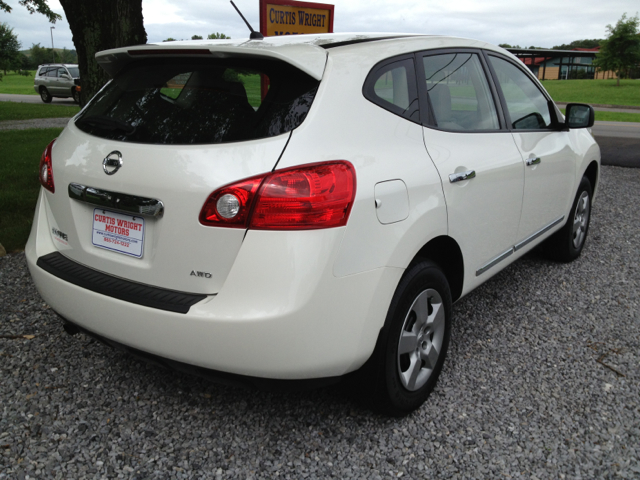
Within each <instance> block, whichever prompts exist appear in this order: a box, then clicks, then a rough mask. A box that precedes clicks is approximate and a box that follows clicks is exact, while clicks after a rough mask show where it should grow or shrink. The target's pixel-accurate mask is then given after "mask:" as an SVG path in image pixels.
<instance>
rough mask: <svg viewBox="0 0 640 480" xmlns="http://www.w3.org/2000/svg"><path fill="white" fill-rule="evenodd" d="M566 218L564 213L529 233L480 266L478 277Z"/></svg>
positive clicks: (477, 272)
mask: <svg viewBox="0 0 640 480" xmlns="http://www.w3.org/2000/svg"><path fill="white" fill-rule="evenodd" d="M563 220H564V215H563V216H562V217H560V218H558V219H557V220H554V221H553V222H551V223H550V224H549V225H547V226H546V227H544V228H541V229H540V230H538V231H537V232H535V233H533V234H531V235H529V236H528V237H527V238H525V239H524V240H522V241H521V242H520V243H517V244H516V245H514V246H513V247H511V248H510V249H509V250H507V251H506V252H504V253H501V254H500V255H498V256H497V257H496V258H494V259H493V260H491V261H490V262H489V263H487V264H486V265H483V266H482V267H480V268H479V269H478V270H476V277H479V276H480V275H482V274H483V273H484V272H486V271H487V270H489V269H490V268H491V267H493V266H495V265H497V264H498V263H500V262H501V261H502V260H504V259H505V258H507V257H509V256H510V255H512V254H513V253H515V252H517V251H518V250H520V249H522V248H524V247H525V246H527V245H528V244H529V243H531V242H533V241H534V240H535V239H536V238H538V237H539V236H540V235H543V234H544V233H546V232H548V231H549V230H551V229H552V228H553V227H555V226H556V225H558V224H559V223H560V222H562V221H563Z"/></svg>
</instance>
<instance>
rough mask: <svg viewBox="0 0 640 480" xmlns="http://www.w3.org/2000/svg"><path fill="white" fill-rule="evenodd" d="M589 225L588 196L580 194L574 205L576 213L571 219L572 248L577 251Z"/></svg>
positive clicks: (585, 193) (583, 193) (584, 193)
mask: <svg viewBox="0 0 640 480" xmlns="http://www.w3.org/2000/svg"><path fill="white" fill-rule="evenodd" d="M588 225H589V194H588V193H587V192H582V194H581V195H580V198H579V199H578V204H577V205H576V213H575V215H574V217H573V248H575V249H576V250H579V249H580V247H582V244H583V243H584V239H585V236H586V235H587V226H588Z"/></svg>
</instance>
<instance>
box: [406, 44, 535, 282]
mask: <svg viewBox="0 0 640 480" xmlns="http://www.w3.org/2000/svg"><path fill="white" fill-rule="evenodd" d="M418 64H419V68H418V78H419V85H420V90H421V95H422V98H421V105H422V108H423V109H426V110H423V111H422V112H421V117H422V118H423V119H427V122H426V125H425V126H424V128H423V136H424V141H425V146H426V148H427V151H428V153H429V156H430V157H431V159H432V160H433V162H434V164H435V166H436V168H437V169H438V172H439V173H440V177H441V180H442V186H443V190H444V195H445V199H446V203H447V214H448V229H449V235H450V236H451V237H453V238H454V239H455V240H456V241H457V242H458V244H459V245H460V248H461V250H462V253H463V256H464V262H465V265H464V267H465V268H464V269H465V287H464V288H465V291H469V290H470V289H471V288H473V287H475V286H476V285H478V284H479V283H481V282H482V281H484V280H485V278H486V277H487V276H488V275H490V274H487V273H486V272H488V271H490V270H492V269H494V270H495V269H497V268H499V267H497V266H498V265H500V264H501V263H502V262H504V260H506V259H507V258H508V257H509V256H510V255H511V254H512V253H513V245H514V242H515V240H516V235H517V232H518V222H519V220H520V211H521V205H522V194H523V189H524V168H523V163H522V157H521V155H520V152H519V151H518V149H517V147H516V145H515V144H514V141H513V137H512V135H511V133H510V132H509V131H508V130H507V129H506V128H505V123H504V118H503V115H502V112H501V111H500V109H498V108H497V107H496V104H497V102H496V98H497V92H496V91H495V88H494V87H493V85H492V84H491V83H490V82H489V81H488V79H487V75H486V72H487V65H486V61H485V59H484V57H483V55H482V53H481V52H480V51H479V50H457V49H453V50H450V49H449V50H441V51H435V52H427V53H423V54H419V55H418ZM502 264H503V265H504V263H502Z"/></svg>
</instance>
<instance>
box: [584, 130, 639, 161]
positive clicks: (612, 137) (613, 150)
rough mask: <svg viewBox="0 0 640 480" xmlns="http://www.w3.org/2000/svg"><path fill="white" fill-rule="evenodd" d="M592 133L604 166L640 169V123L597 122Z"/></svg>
mask: <svg viewBox="0 0 640 480" xmlns="http://www.w3.org/2000/svg"><path fill="white" fill-rule="evenodd" d="M592 133H593V136H594V137H595V139H596V141H597V142H598V145H600V152H601V154H602V164H603V165H615V166H618V167H635V168H640V123H630V122H596V124H595V125H594V126H593V129H592Z"/></svg>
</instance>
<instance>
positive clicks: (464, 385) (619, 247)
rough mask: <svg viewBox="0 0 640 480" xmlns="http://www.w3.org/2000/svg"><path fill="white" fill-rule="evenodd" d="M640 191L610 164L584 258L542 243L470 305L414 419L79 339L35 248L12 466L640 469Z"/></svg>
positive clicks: (408, 472) (603, 474) (49, 469)
mask: <svg viewBox="0 0 640 480" xmlns="http://www.w3.org/2000/svg"><path fill="white" fill-rule="evenodd" d="M639 200H640V170H637V169H624V168H618V167H604V168H603V175H602V185H601V189H600V196H599V198H598V201H597V203H596V205H595V207H594V211H593V219H592V224H591V231H590V238H589V240H588V241H587V245H586V248H585V250H584V252H583V256H582V257H581V258H580V259H579V260H577V261H576V262H574V263H572V264H566V265H565V264H555V263H551V262H548V261H546V260H545V259H544V258H542V257H541V256H540V255H539V254H537V253H532V254H529V255H528V256H527V257H525V258H524V259H522V260H520V261H518V262H517V263H516V264H515V265H512V266H511V267H509V268H508V269H507V270H506V271H504V272H502V273H501V274H499V275H498V276H497V277H496V278H494V279H493V280H491V281H489V282H488V283H487V284H485V285H484V286H483V287H481V288H479V289H477V290H476V291H475V292H474V293H472V294H471V295H469V296H468V297H466V298H464V299H463V300H461V301H460V302H458V303H457V304H456V305H455V306H454V318H455V322H454V329H453V337H452V345H451V348H450V352H449V357H448V360H447V362H446V363H445V368H444V371H443V374H442V376H441V379H440V383H439V384H438V386H437V387H436V390H435V392H434V394H433V395H432V396H431V398H430V399H429V400H428V402H427V403H426V404H425V405H424V406H423V407H422V408H421V409H420V410H419V411H417V412H416V413H414V414H413V415H411V416H409V417H407V418H404V419H400V420H398V419H388V418H383V417H380V416H377V415H375V414H372V413H371V412H369V411H368V410H366V409H364V408H362V407H360V406H359V405H358V404H357V403H356V402H354V401H352V400H351V399H350V397H349V396H348V395H347V394H346V393H344V392H343V391H342V390H341V389H339V388H331V389H324V390H319V391H312V392H304V393H293V394H291V393H289V394H287V393H263V392H256V391H251V390H240V389H234V388H231V387H224V386H218V385H215V384H211V383H208V382H206V381H204V380H200V379H198V378H193V377H188V376H184V375H180V374H177V373H173V372H168V371H164V370H161V369H159V368H157V367H155V366H150V365H147V364H144V363H141V362H139V361H137V360H135V359H132V358H131V357H129V356H126V355H124V354H121V353H119V352H115V351H112V350H110V349H109V348H107V347H105V346H103V345H101V344H99V343H96V342H93V341H91V340H90V339H89V338H88V337H85V336H82V335H78V336H76V337H69V336H68V335H66V334H65V333H63V330H62V328H61V327H60V323H59V321H58V320H57V319H56V316H55V315H54V314H53V312H52V311H51V310H50V309H48V308H47V307H46V305H45V304H44V303H43V301H42V299H41V298H40V297H39V295H38V294H37V293H36V290H35V288H34V286H33V284H32V282H31V279H30V277H29V273H28V271H27V268H26V266H25V260H24V255H23V254H14V255H9V256H7V257H3V258H0V284H1V287H0V335H2V338H1V339H0V367H1V372H0V395H1V397H0V398H1V413H0V478H2V479H4V478H7V479H9V478H11V479H15V478H27V476H28V477H29V478H34V477H35V478H65V479H66V478H116V477H117V478H138V479H146V478H162V479H165V478H176V479H178V478H198V479H200V478H242V479H246V478H276V477H278V478H292V479H299V478H352V477H353V478H366V479H373V478H392V477H393V478H397V477H401V476H403V477H405V478H420V479H422V478H476V479H483V478H484V479H489V478H527V479H536V478H538V479H546V478H584V479H593V478H610V477H616V478H617V477H620V478H640V461H639V458H640V406H639V405H640V387H639V380H640V312H639V307H640V222H639V221H638V220H639V219H640V217H639V214H638V202H639ZM32 335H33V337H31V336H32ZM247 354H250V352H247ZM255 361H256V362H259V361H260V359H259V358H256V359H255Z"/></svg>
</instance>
